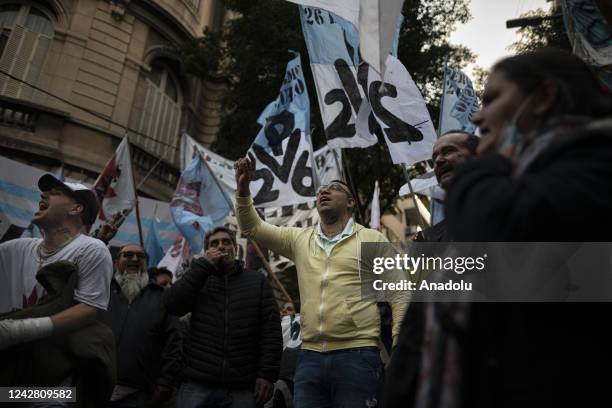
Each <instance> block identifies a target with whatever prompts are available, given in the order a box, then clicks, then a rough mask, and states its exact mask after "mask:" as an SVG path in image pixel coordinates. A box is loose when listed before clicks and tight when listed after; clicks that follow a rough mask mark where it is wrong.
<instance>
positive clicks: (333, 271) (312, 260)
mask: <svg viewBox="0 0 612 408" xmlns="http://www.w3.org/2000/svg"><path fill="white" fill-rule="evenodd" d="M234 167H235V170H236V182H237V186H238V188H237V194H236V216H237V218H238V223H239V225H240V228H241V229H242V231H243V233H244V234H245V235H246V236H247V237H249V238H251V239H253V240H254V241H256V242H258V243H260V244H261V245H263V246H265V247H267V248H269V249H270V250H272V251H274V252H276V253H278V254H280V255H282V256H285V257H287V258H289V259H291V260H292V261H293V262H294V263H295V265H296V268H297V271H298V283H299V288H300V298H301V302H302V308H301V324H302V340H303V343H302V349H301V350H300V355H299V357H298V362H297V367H296V373H295V390H294V400H295V406H296V407H297V408H311V407H313V408H314V407H316V408H320V407H340V406H342V407H352V406H376V405H377V399H378V392H379V388H380V386H381V383H382V380H383V366H382V362H381V360H380V354H379V350H378V344H379V340H378V339H379V335H380V316H379V312H378V308H377V306H376V298H375V297H370V298H366V299H364V298H363V297H362V287H363V285H364V284H367V283H369V281H368V279H371V276H369V277H368V276H365V274H363V273H362V271H360V256H361V244H362V243H365V242H372V243H381V244H384V243H386V242H387V240H386V239H385V237H384V236H383V235H382V234H381V233H380V232H378V231H376V230H372V229H368V228H365V227H363V226H361V225H359V224H357V223H355V222H354V221H353V218H352V212H353V208H354V206H355V200H354V197H353V195H352V193H351V191H350V189H349V188H348V186H347V185H346V184H345V183H344V182H342V181H333V182H331V183H330V184H328V185H325V186H321V188H320V189H319V191H318V193H317V201H316V206H317V211H318V213H319V216H320V222H319V224H318V225H316V226H314V227H308V228H295V227H278V226H274V225H270V224H267V223H265V222H263V221H262V220H261V219H260V218H259V217H258V215H257V213H256V211H255V209H254V207H253V200H252V198H251V196H250V190H249V183H250V182H251V180H252V179H253V174H254V172H255V161H254V158H252V157H251V158H248V157H245V158H242V159H240V160H238V161H237V162H236V163H235V165H234ZM408 298H409V295H408V293H407V292H394V293H393V294H392V295H391V296H389V297H388V300H389V302H390V303H391V307H392V310H393V338H394V342H395V340H396V338H397V335H398V333H399V325H400V323H401V321H402V317H403V315H404V312H405V310H406V307H407V306H408Z"/></svg>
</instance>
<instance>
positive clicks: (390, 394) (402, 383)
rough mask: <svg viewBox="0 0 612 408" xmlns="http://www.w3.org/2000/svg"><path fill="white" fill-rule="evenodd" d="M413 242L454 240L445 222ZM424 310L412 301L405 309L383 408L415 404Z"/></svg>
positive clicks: (386, 379) (389, 369) (422, 232)
mask: <svg viewBox="0 0 612 408" xmlns="http://www.w3.org/2000/svg"><path fill="white" fill-rule="evenodd" d="M414 241H415V242H449V241H452V239H451V237H450V236H449V234H448V230H447V228H446V221H445V220H443V221H441V222H439V223H438V224H436V225H432V226H431V227H428V228H425V229H424V230H423V231H419V232H418V234H417V235H416V237H415V239H414ZM425 308H426V304H425V303H422V302H412V303H411V304H410V307H408V310H406V315H405V316H404V320H402V326H401V328H400V334H399V337H398V339H397V344H396V346H395V349H394V350H393V358H392V359H391V361H390V362H389V366H388V367H387V369H386V371H385V384H384V387H383V397H382V401H383V405H382V406H383V407H384V408H395V407H397V408H399V407H402V408H404V407H406V408H410V407H413V406H414V405H415V402H416V393H417V382H418V379H419V372H420V370H421V358H422V351H421V350H422V347H423V335H424V331H425Z"/></svg>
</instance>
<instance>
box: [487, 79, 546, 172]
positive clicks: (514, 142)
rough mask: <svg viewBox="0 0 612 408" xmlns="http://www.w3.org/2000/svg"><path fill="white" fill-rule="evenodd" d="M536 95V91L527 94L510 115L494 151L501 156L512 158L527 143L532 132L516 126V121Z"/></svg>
mask: <svg viewBox="0 0 612 408" xmlns="http://www.w3.org/2000/svg"><path fill="white" fill-rule="evenodd" d="M535 95H536V92H535V91H533V92H531V93H530V94H529V96H528V97H527V98H525V100H524V101H523V103H521V105H520V106H519V108H518V109H517V110H516V113H515V114H514V116H513V117H512V120H511V121H510V123H509V124H508V126H506V128H505V129H504V132H503V133H502V135H501V137H500V138H499V141H498V142H497V147H496V151H497V153H499V154H501V155H502V156H505V157H508V158H509V159H511V160H513V159H515V158H516V156H518V155H519V154H520V152H521V151H522V150H523V148H524V147H525V145H526V144H528V143H529V141H530V139H531V137H530V136H532V134H533V132H532V131H530V132H527V133H526V132H524V131H523V130H521V129H520V128H519V126H518V122H519V120H520V119H521V117H522V116H523V113H524V112H525V111H526V109H527V107H528V106H529V105H530V102H531V101H532V99H533V97H534V96H535Z"/></svg>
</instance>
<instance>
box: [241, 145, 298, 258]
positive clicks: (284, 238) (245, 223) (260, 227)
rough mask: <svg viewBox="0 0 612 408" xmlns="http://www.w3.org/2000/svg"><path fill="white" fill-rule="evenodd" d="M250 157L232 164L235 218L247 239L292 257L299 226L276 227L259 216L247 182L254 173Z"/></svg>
mask: <svg viewBox="0 0 612 408" xmlns="http://www.w3.org/2000/svg"><path fill="white" fill-rule="evenodd" d="M249 156H250V157H243V158H242V159H238V160H237V161H236V163H235V164H234V169H235V173H236V184H237V186H238V188H237V190H236V218H237V220H238V225H239V226H240V229H241V230H242V232H243V234H245V235H246V236H247V237H248V238H249V239H252V240H254V241H256V242H258V243H260V244H261V245H263V246H264V247H266V248H268V249H270V250H271V251H273V252H276V253H278V254H280V255H282V256H284V257H287V258H289V259H293V243H294V241H295V237H296V235H297V234H298V233H299V231H300V228H290V227H277V226H275V225H271V224H268V223H266V222H264V221H262V220H261V218H259V215H258V214H257V211H255V207H254V206H253V199H252V198H251V191H250V189H249V184H250V183H251V181H252V180H253V176H254V174H255V158H254V157H253V156H252V155H251V154H249Z"/></svg>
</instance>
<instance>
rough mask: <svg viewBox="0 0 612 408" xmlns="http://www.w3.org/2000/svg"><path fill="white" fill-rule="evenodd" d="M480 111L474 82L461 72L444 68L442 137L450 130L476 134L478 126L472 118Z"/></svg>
mask: <svg viewBox="0 0 612 408" xmlns="http://www.w3.org/2000/svg"><path fill="white" fill-rule="evenodd" d="M479 110H480V102H479V101H478V95H477V93H476V91H475V90H474V87H473V86H472V80H471V79H470V78H469V77H468V76H467V75H465V74H464V73H463V72H461V71H457V70H454V69H451V68H448V67H446V66H445V67H444V91H443V93H442V104H441V106H440V135H443V134H444V133H446V132H448V131H449V130H463V131H465V132H469V133H474V132H475V131H476V125H475V124H473V123H472V122H470V118H471V117H472V116H474V115H475V114H476V113H478V111H479Z"/></svg>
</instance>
